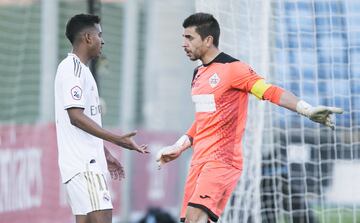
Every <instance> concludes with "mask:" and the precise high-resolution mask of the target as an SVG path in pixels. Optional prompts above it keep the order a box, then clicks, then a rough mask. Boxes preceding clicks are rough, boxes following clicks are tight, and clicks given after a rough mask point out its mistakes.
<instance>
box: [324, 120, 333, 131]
mask: <svg viewBox="0 0 360 223" xmlns="http://www.w3.org/2000/svg"><path fill="white" fill-rule="evenodd" d="M325 125H326V126H328V127H330V128H331V129H332V130H334V129H335V124H334V123H333V121H332V120H331V117H328V118H327V119H326V121H325Z"/></svg>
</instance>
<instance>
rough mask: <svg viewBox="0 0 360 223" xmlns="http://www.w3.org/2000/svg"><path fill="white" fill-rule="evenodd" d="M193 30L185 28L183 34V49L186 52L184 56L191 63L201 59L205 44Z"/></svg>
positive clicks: (193, 28)
mask: <svg viewBox="0 0 360 223" xmlns="http://www.w3.org/2000/svg"><path fill="white" fill-rule="evenodd" d="M195 29H196V27H195V26H191V27H188V28H185V29H184V33H183V37H184V42H183V48H184V50H185V52H186V56H188V57H189V58H190V60H193V61H194V60H198V59H201V58H202V57H203V56H204V54H205V52H206V46H205V43H204V41H203V40H202V39H201V36H200V35H199V34H198V33H197V32H196V31H195Z"/></svg>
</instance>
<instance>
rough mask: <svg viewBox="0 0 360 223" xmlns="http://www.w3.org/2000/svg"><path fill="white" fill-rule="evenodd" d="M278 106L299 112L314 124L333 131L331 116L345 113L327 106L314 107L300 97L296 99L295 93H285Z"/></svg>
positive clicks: (340, 109)
mask: <svg viewBox="0 0 360 223" xmlns="http://www.w3.org/2000/svg"><path fill="white" fill-rule="evenodd" d="M278 104H279V106H282V107H284V108H287V109H289V110H291V111H294V112H297V113H299V114H301V115H303V116H305V117H307V118H309V119H310V120H312V121H314V122H318V123H320V124H323V125H326V126H328V127H330V128H331V129H333V130H334V129H335V125H334V123H333V121H332V119H331V115H332V114H341V113H343V109H342V108H337V107H327V106H314V107H313V106H311V105H310V104H308V103H307V102H305V101H303V100H300V99H299V98H298V97H296V96H295V95H294V94H293V93H291V92H289V91H283V93H282V94H281V96H280V101H279V103H278Z"/></svg>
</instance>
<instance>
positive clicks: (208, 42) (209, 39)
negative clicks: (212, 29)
mask: <svg viewBox="0 0 360 223" xmlns="http://www.w3.org/2000/svg"><path fill="white" fill-rule="evenodd" d="M205 44H206V46H207V47H211V46H212V45H214V38H213V37H212V36H207V37H206V38H205Z"/></svg>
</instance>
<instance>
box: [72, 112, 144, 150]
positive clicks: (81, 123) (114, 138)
mask: <svg viewBox="0 0 360 223" xmlns="http://www.w3.org/2000/svg"><path fill="white" fill-rule="evenodd" d="M67 112H68V115H69V118H70V122H71V124H72V125H74V126H76V127H78V128H79V129H81V130H83V131H85V132H87V133H89V134H91V135H93V136H96V137H98V138H101V139H103V140H106V141H109V142H111V143H114V144H116V145H118V146H121V147H124V148H126V149H129V150H135V151H137V152H139V153H148V150H147V145H141V146H139V145H137V143H136V142H135V141H134V140H133V139H132V137H133V136H135V135H136V132H131V133H128V134H125V135H117V134H114V133H112V132H109V131H107V130H106V129H104V128H102V127H101V126H99V125H98V124H97V123H96V122H94V121H93V120H92V119H90V118H89V117H87V116H86V115H85V114H84V109H83V108H68V109H67Z"/></svg>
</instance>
